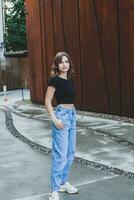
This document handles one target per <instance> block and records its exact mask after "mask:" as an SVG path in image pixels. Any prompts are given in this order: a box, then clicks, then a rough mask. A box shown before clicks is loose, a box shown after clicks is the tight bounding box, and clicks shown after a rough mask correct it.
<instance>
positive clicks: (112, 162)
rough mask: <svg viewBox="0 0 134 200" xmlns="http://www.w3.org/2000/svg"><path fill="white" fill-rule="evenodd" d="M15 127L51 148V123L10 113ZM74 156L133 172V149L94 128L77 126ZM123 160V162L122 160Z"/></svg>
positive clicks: (32, 139)
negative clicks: (92, 129) (91, 129)
mask: <svg viewBox="0 0 134 200" xmlns="http://www.w3.org/2000/svg"><path fill="white" fill-rule="evenodd" d="M12 116H13V121H14V125H15V127H16V128H17V129H18V130H19V132H20V133H21V134H22V135H24V136H25V137H26V138H28V139H30V140H31V141H34V142H35V143H38V144H40V145H42V146H45V147H47V148H50V149H51V129H50V127H51V123H50V121H47V122H46V121H39V120H36V119H29V118H25V117H21V116H17V115H15V114H12ZM76 156H77V157H80V158H82V159H85V160H89V161H92V162H96V163H100V164H103V165H107V166H109V167H115V168H118V169H121V170H124V171H129V172H132V173H134V151H133V150H131V149H129V148H128V147H125V146H122V145H119V144H118V143H117V142H115V141H113V140H110V139H109V138H107V137H105V136H104V135H100V134H99V133H98V132H97V131H96V130H95V131H94V132H93V131H90V130H88V129H85V128H81V127H80V128H79V127H77V150H76ZM124 160H125V162H124Z"/></svg>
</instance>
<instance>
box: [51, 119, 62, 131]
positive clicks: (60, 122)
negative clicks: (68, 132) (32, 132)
mask: <svg viewBox="0 0 134 200" xmlns="http://www.w3.org/2000/svg"><path fill="white" fill-rule="evenodd" d="M52 121H53V123H54V125H55V126H56V127H57V128H58V129H63V128H64V124H63V122H62V120H60V119H58V118H56V117H55V118H54V119H52Z"/></svg>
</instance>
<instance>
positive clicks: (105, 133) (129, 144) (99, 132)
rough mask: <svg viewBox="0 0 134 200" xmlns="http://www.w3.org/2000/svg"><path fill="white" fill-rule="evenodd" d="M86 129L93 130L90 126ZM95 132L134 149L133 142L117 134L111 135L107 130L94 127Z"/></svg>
mask: <svg viewBox="0 0 134 200" xmlns="http://www.w3.org/2000/svg"><path fill="white" fill-rule="evenodd" d="M86 128H87V129H88V130H93V129H92V128H90V127H86ZM95 130H96V131H97V132H98V135H99V134H101V135H103V136H105V137H106V138H108V139H110V140H113V141H115V142H117V143H118V144H120V145H122V146H126V147H128V148H129V149H131V150H134V143H132V142H130V141H128V140H126V139H124V138H122V137H120V136H117V135H113V134H111V133H108V132H105V131H102V130H100V129H95ZM93 134H94V133H93Z"/></svg>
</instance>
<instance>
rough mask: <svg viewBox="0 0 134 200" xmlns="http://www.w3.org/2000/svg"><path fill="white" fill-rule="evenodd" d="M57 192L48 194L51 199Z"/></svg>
mask: <svg viewBox="0 0 134 200" xmlns="http://www.w3.org/2000/svg"><path fill="white" fill-rule="evenodd" d="M56 194H57V192H52V193H51V195H50V198H51V199H52V200H53V198H54V196H55V195H56Z"/></svg>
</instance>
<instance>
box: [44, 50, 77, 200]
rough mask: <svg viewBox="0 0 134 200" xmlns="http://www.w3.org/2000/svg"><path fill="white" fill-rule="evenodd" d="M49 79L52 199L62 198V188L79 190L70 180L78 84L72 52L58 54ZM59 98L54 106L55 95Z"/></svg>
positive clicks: (74, 142)
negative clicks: (73, 80) (74, 78)
mask: <svg viewBox="0 0 134 200" xmlns="http://www.w3.org/2000/svg"><path fill="white" fill-rule="evenodd" d="M51 74H52V77H51V78H50V79H49V81H48V88H47V92H46V97H45V105H46V108H47V111H48V113H49V115H50V117H51V120H52V168H51V193H50V196H49V200H59V192H68V193H71V194H74V193H78V189H77V188H76V187H74V186H73V185H71V184H70V183H69V182H68V178H69V170H70V167H71V164H72V162H73V160H74V154H75V146H76V111H75V106H74V99H75V96H76V91H75V88H74V87H73V85H72V82H71V80H70V79H71V76H73V75H74V68H73V64H72V61H71V59H70V57H69V55H68V54H67V53H65V52H59V53H58V54H56V56H55V58H54V61H53V65H52V72H51ZM54 96H55V98H56V101H57V107H56V110H55V111H54V110H53V107H52V99H53V97H54Z"/></svg>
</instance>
